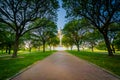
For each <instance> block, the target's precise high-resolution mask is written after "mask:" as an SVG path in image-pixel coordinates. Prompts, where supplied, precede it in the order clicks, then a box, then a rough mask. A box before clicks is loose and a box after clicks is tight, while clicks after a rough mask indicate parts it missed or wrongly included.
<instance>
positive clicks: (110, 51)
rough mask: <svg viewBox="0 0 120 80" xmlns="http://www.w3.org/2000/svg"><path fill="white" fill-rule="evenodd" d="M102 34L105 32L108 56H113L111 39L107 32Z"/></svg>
mask: <svg viewBox="0 0 120 80" xmlns="http://www.w3.org/2000/svg"><path fill="white" fill-rule="evenodd" d="M102 34H103V37H104V40H105V44H106V47H107V50H108V56H113V52H112V49H111V46H110V41H109V38H108V36H107V33H105V32H104V33H102Z"/></svg>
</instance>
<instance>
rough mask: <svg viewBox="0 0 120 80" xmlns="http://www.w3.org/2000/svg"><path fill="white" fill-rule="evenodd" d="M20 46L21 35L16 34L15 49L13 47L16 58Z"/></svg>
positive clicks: (13, 56)
mask: <svg viewBox="0 0 120 80" xmlns="http://www.w3.org/2000/svg"><path fill="white" fill-rule="evenodd" d="M18 46H19V37H18V35H16V37H15V42H14V49H13V50H14V51H13V55H12V58H16V57H17V51H18Z"/></svg>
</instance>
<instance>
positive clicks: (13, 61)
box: [0, 51, 55, 80]
mask: <svg viewBox="0 0 120 80" xmlns="http://www.w3.org/2000/svg"><path fill="white" fill-rule="evenodd" d="M54 52H55V51H46V52H45V53H43V52H31V53H29V52H27V53H26V52H20V53H19V55H18V57H17V58H11V56H5V57H0V80H5V79H7V78H9V77H11V76H13V75H15V74H16V73H18V72H19V71H20V70H22V69H24V68H26V67H27V66H29V65H32V64H33V63H35V62H36V61H38V60H42V59H44V58H45V57H47V56H49V55H50V54H52V53H54Z"/></svg>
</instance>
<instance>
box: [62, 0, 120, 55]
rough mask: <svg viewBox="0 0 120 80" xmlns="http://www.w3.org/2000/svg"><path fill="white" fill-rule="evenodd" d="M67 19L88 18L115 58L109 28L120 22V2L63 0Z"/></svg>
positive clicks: (115, 0)
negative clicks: (112, 24)
mask: <svg viewBox="0 0 120 80" xmlns="http://www.w3.org/2000/svg"><path fill="white" fill-rule="evenodd" d="M63 8H64V9H65V10H66V12H67V17H74V18H75V17H77V19H78V18H80V19H81V18H83V17H84V18H86V19H87V20H88V21H89V22H90V23H91V24H92V25H93V26H94V27H95V28H96V29H98V31H99V32H100V33H101V34H102V35H103V37H104V41H105V44H106V47H107V50H108V55H109V56H113V53H112V49H111V46H110V41H109V38H108V28H109V25H110V24H111V23H114V22H119V21H120V0H63Z"/></svg>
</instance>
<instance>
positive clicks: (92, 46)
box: [91, 44, 94, 52]
mask: <svg viewBox="0 0 120 80" xmlns="http://www.w3.org/2000/svg"><path fill="white" fill-rule="evenodd" d="M91 49H92V52H93V51H94V47H93V44H92V46H91Z"/></svg>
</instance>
